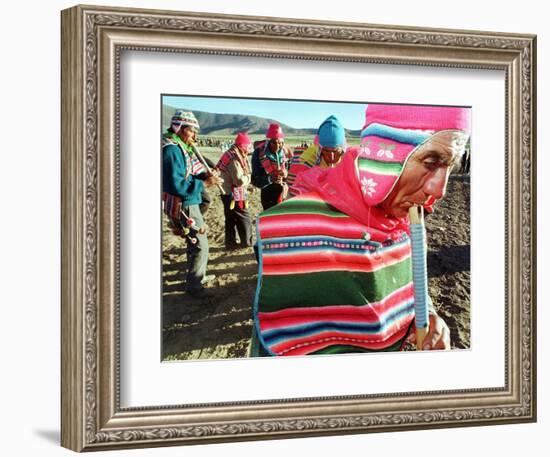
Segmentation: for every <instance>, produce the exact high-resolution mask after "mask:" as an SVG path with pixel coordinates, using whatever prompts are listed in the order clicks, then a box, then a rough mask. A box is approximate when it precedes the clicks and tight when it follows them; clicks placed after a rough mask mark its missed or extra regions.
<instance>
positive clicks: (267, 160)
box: [252, 124, 292, 210]
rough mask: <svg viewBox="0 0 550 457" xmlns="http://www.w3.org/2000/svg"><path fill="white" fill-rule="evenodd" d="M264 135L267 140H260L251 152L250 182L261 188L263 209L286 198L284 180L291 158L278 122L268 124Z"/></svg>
mask: <svg viewBox="0 0 550 457" xmlns="http://www.w3.org/2000/svg"><path fill="white" fill-rule="evenodd" d="M265 136H266V139H267V140H266V141H263V142H261V143H260V144H259V145H258V146H257V147H256V149H255V150H254V153H253V154H252V184H254V186H256V187H258V188H260V189H261V199H262V207H263V208H264V210H266V209H269V208H271V207H272V206H275V205H277V204H278V203H281V202H282V201H283V200H284V199H285V198H286V196H287V194H288V185H287V183H286V180H287V176H288V169H289V167H290V160H291V158H292V153H291V152H290V150H289V149H287V148H286V146H285V144H284V135H283V129H282V128H281V126H280V125H279V124H270V125H269V128H268V129H267V132H266V135H265Z"/></svg>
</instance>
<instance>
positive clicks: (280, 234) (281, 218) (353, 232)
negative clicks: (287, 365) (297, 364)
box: [255, 192, 414, 355]
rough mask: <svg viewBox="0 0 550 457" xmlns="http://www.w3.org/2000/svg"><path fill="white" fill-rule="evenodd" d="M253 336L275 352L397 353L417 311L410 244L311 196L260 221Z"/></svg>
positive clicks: (399, 235)
mask: <svg viewBox="0 0 550 457" xmlns="http://www.w3.org/2000/svg"><path fill="white" fill-rule="evenodd" d="M258 234H259V236H258V239H259V241H258V247H259V256H260V268H261V280H260V281H259V284H258V290H257V296H256V303H255V320H256V322H255V324H256V331H257V333H258V335H259V339H260V342H261V344H262V345H263V347H264V349H266V350H267V351H268V352H269V353H271V354H273V355H308V354H335V353H349V352H364V351H370V350H391V349H399V348H400V346H401V343H402V340H403V339H404V337H405V336H406V334H407V331H408V328H409V326H410V324H411V322H412V319H413V314H414V295H413V294H414V290H413V285H412V276H411V259H410V254H411V249H410V240H409V237H408V235H407V233H406V232H405V231H397V232H395V233H394V234H393V238H388V236H387V233H384V232H383V231H380V230H377V229H374V228H372V227H367V226H366V225H364V224H361V223H360V222H358V221H357V220H355V219H353V218H351V217H349V216H347V215H346V214H344V213H342V212H340V211H338V210H337V209H335V208H334V207H332V206H330V205H329V204H327V203H325V202H324V201H323V199H321V198H320V196H319V195H318V194H317V193H315V192H311V193H308V194H304V195H301V196H299V197H296V198H293V199H290V200H288V201H286V202H284V203H282V204H280V205H277V206H275V207H273V208H271V209H269V210H268V211H265V212H264V213H262V214H261V216H260V217H259V224H258Z"/></svg>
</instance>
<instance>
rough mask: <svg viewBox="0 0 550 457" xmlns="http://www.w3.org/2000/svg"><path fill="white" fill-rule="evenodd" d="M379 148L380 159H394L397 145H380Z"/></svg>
mask: <svg viewBox="0 0 550 457" xmlns="http://www.w3.org/2000/svg"><path fill="white" fill-rule="evenodd" d="M378 146H379V147H380V149H379V150H378V152H377V153H376V155H377V156H378V157H387V158H388V159H393V152H392V151H393V150H394V149H395V144H385V143H379V144H378Z"/></svg>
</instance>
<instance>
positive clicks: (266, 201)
mask: <svg viewBox="0 0 550 457" xmlns="http://www.w3.org/2000/svg"><path fill="white" fill-rule="evenodd" d="M283 190H284V188H283V186H282V185H281V184H277V183H273V184H269V185H267V186H265V187H263V188H262V191H261V199H262V207H263V209H264V211H265V210H266V209H269V208H271V207H272V206H275V205H277V204H279V203H281V197H282V195H283Z"/></svg>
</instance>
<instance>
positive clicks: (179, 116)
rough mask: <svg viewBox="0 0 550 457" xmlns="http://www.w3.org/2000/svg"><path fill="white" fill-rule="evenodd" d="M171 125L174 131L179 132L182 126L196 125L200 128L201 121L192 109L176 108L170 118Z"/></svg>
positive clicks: (195, 126)
mask: <svg viewBox="0 0 550 457" xmlns="http://www.w3.org/2000/svg"><path fill="white" fill-rule="evenodd" d="M170 127H172V130H173V131H174V133H178V132H179V130H180V128H182V127H194V128H196V129H197V130H199V128H200V127H199V121H198V120H197V118H196V117H195V115H194V114H193V112H192V111H184V110H181V109H178V110H176V112H175V113H174V115H173V116H172V119H171V120H170Z"/></svg>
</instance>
